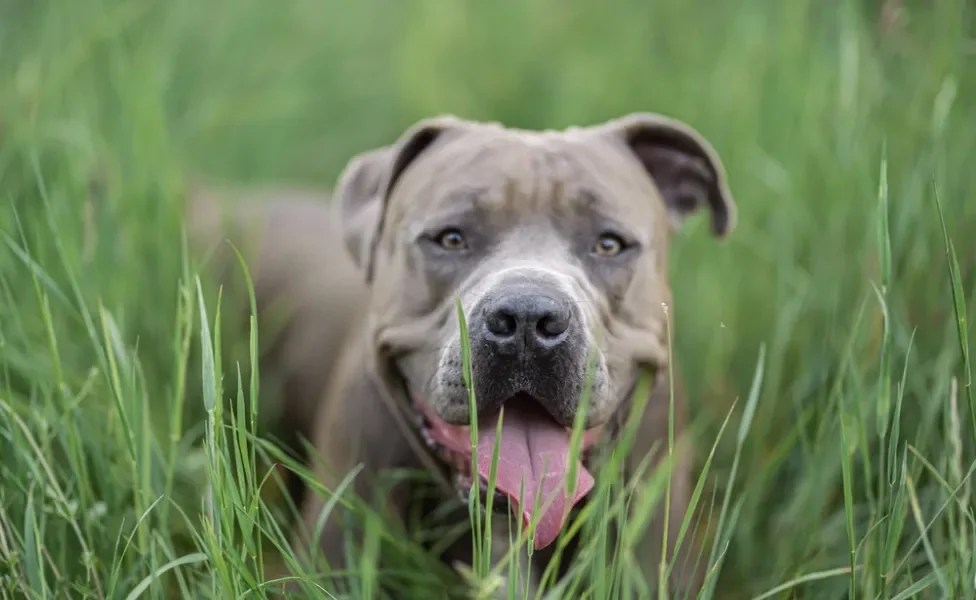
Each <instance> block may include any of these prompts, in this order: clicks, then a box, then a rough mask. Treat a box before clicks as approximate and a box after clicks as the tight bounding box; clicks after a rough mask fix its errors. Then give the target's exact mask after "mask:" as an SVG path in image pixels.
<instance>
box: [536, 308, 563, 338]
mask: <svg viewBox="0 0 976 600" xmlns="http://www.w3.org/2000/svg"><path fill="white" fill-rule="evenodd" d="M536 328H537V329H538V330H539V335H541V336H542V337H544V338H554V337H559V336H561V335H562V334H564V333H566V330H567V329H569V314H568V313H567V314H564V313H559V312H550V313H548V314H545V315H543V316H542V318H541V319H539V323H538V324H537V325H536Z"/></svg>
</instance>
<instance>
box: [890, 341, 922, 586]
mask: <svg viewBox="0 0 976 600" xmlns="http://www.w3.org/2000/svg"><path fill="white" fill-rule="evenodd" d="M915 331H916V330H914V329H913V330H912V335H911V337H910V338H909V340H908V347H907V349H906V351H905V364H904V366H903V369H902V376H901V381H900V383H899V384H898V391H897V395H896V398H895V410H894V415H893V416H892V426H891V435H890V436H889V440H888V456H889V457H892V458H893V457H897V456H898V455H899V454H900V455H901V460H900V461H895V460H890V462H889V464H890V465H891V468H890V469H889V474H888V483H889V485H890V486H892V487H893V488H894V490H895V494H894V496H893V498H892V501H891V508H890V509H889V511H888V515H889V521H890V524H889V527H888V535H887V537H886V539H885V541H884V547H883V549H882V552H883V554H884V561H883V563H882V572H883V573H885V576H886V578H888V581H889V582H890V578H891V577H893V576H894V572H893V571H892V568H893V567H894V564H895V556H896V554H897V552H898V546H899V540H901V539H902V537H903V534H904V529H905V522H906V519H905V518H906V516H907V511H908V507H907V505H906V498H905V477H906V475H907V473H908V450H907V448H904V449H902V450H901V451H900V452H899V449H898V446H899V445H900V444H901V415H902V406H903V401H904V398H905V386H906V380H907V377H908V365H909V364H910V362H911V361H910V359H911V351H912V347H913V345H914V342H915Z"/></svg>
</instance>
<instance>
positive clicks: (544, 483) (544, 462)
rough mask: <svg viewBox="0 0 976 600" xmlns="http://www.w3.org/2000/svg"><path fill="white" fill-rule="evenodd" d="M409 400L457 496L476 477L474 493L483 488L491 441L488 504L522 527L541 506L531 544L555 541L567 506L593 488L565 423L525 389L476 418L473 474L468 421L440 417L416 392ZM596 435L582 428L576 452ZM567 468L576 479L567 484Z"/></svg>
mask: <svg viewBox="0 0 976 600" xmlns="http://www.w3.org/2000/svg"><path fill="white" fill-rule="evenodd" d="M413 403H414V408H415V409H416V411H417V415H418V419H419V421H420V426H421V431H422V432H423V437H424V440H425V441H426V443H427V445H428V446H429V447H430V449H431V450H432V451H433V452H434V453H435V454H437V455H438V457H439V458H440V459H441V460H443V461H444V462H445V463H446V464H447V465H448V466H450V467H452V468H453V469H454V475H455V485H456V486H457V487H458V491H459V492H460V493H461V495H462V497H465V498H466V497H467V495H468V492H469V491H470V490H471V487H472V486H473V485H474V483H475V481H477V482H478V485H479V492H480V493H481V494H483V495H486V494H487V491H488V489H489V484H488V482H489V481H490V474H491V467H492V462H493V461H492V459H493V456H494V449H495V445H496V441H497V446H498V462H497V467H496V470H495V493H494V496H493V504H494V508H495V509H496V510H505V511H509V510H510V511H512V512H513V513H516V514H519V515H520V516H521V518H522V523H523V526H524V527H525V528H526V529H527V528H528V527H529V525H530V523H532V521H533V516H534V514H535V513H536V512H538V513H540V514H539V515H538V519H537V523H536V528H535V539H534V542H533V545H534V546H535V548H536V549H541V548H545V547H546V546H549V545H550V544H552V543H553V542H554V541H555V540H556V538H557V537H558V536H559V532H560V531H562V529H563V526H564V525H565V522H566V519H567V518H568V516H569V512H570V510H572V508H573V507H574V506H576V505H577V504H578V503H579V502H580V500H582V499H583V498H584V497H585V496H586V495H587V494H588V493H589V492H590V490H591V489H593V485H594V479H593V475H592V474H591V473H590V472H589V471H588V470H587V468H586V466H585V465H584V464H583V463H584V461H583V460H581V459H580V458H575V459H574V457H573V456H572V454H573V452H572V441H571V440H572V432H571V430H570V429H567V428H566V427H563V426H562V425H560V424H559V423H557V422H556V421H555V420H554V419H553V418H552V417H551V416H550V415H549V414H548V413H547V412H546V411H545V410H544V409H543V408H542V407H541V406H540V405H539V403H538V402H537V401H536V400H535V399H534V398H532V397H530V396H526V395H522V394H520V395H518V396H516V397H513V398H512V399H511V400H510V401H508V402H506V403H505V405H504V407H503V409H502V411H501V412H499V413H496V414H494V415H491V416H487V417H479V421H478V441H477V446H476V448H477V459H478V460H477V470H478V473H477V478H475V477H474V476H473V473H472V457H473V452H472V444H471V428H470V427H469V426H467V425H451V424H448V423H446V422H444V421H443V420H442V419H440V418H439V417H437V415H435V414H434V412H433V411H432V410H430V409H429V408H428V407H427V406H426V404H425V403H424V402H422V401H420V400H418V399H416V398H414V402H413ZM499 419H501V429H500V430H499V429H498V421H499ZM599 434H600V432H599V431H597V430H590V431H586V432H584V435H583V440H582V444H581V447H580V449H579V452H578V455H579V456H580V457H581V456H582V455H583V451H585V450H586V449H588V448H589V447H591V446H592V445H593V443H594V442H595V441H596V440H597V439H598V437H599ZM573 473H575V479H576V481H575V482H574V483H575V485H572V486H569V485H568V483H569V481H570V476H571V475H572V474H573Z"/></svg>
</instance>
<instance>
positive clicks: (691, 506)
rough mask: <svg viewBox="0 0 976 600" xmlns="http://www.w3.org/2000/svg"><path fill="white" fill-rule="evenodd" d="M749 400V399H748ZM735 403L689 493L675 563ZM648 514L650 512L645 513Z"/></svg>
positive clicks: (676, 542) (670, 568)
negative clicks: (696, 481) (693, 487)
mask: <svg viewBox="0 0 976 600" xmlns="http://www.w3.org/2000/svg"><path fill="white" fill-rule="evenodd" d="M750 400H751V398H750ZM735 407H736V402H735V401H733V402H732V406H731V407H729V411H728V412H727V413H726V415H725V419H724V420H723V421H722V426H721V427H719V430H718V434H717V435H716V436H715V441H714V442H713V443H712V448H711V450H710V451H709V452H708V458H707V459H705V464H704V465H702V469H701V473H700V474H699V476H698V483H697V484H695V489H694V490H693V491H692V493H691V497H690V498H689V500H688V506H687V507H686V508H685V509H684V510H685V514H684V517H683V518H682V520H681V527H680V529H679V530H678V537H677V539H676V540H675V544H674V548H673V549H672V553H671V560H672V561H677V559H678V556H679V555H680V552H681V545H682V543H683V542H684V538H685V535H686V534H687V532H688V528H689V527H690V526H691V521H692V518H693V517H694V516H695V514H696V508H697V507H698V502H699V500H700V499H701V494H702V490H703V489H704V488H705V480H706V478H707V477H708V473H709V472H710V471H711V467H712V461H713V460H714V459H715V451H716V450H717V449H718V445H719V442H721V441H722V437H723V435H724V434H725V428H726V427H727V426H728V424H729V420H731V418H732V413H733V412H735ZM647 512H648V513H650V511H647ZM633 529H634V524H633V523H628V531H632V530H633ZM675 565H676V563H675V562H672V563H670V564H669V565H668V569H667V577H668V578H670V577H671V573H672V572H673V571H674V567H675Z"/></svg>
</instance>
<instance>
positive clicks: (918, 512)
mask: <svg viewBox="0 0 976 600" xmlns="http://www.w3.org/2000/svg"><path fill="white" fill-rule="evenodd" d="M905 485H906V487H907V489H908V502H909V505H910V506H911V508H912V516H913V517H914V518H915V525H916V526H917V527H918V529H919V532H920V533H919V535H920V536H921V539H922V547H923V548H924V549H925V556H926V558H928V561H929V566H930V567H932V572H933V573H934V574H935V577H936V579H937V580H938V582H939V587H941V588H942V593H943V594H944V597H952V596H951V593H950V592H949V582H948V581H946V579H945V574H943V573H942V569H941V568H939V563H938V560H937V559H936V558H935V550H934V549H933V548H932V542H931V541H930V540H929V536H928V533H927V532H926V531H927V529H928V528H927V527H926V526H925V523H924V522H923V520H922V509H921V507H919V504H918V495H917V494H916V493H915V484H914V483H913V482H912V476H911V475H908V476H906V477H905Z"/></svg>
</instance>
